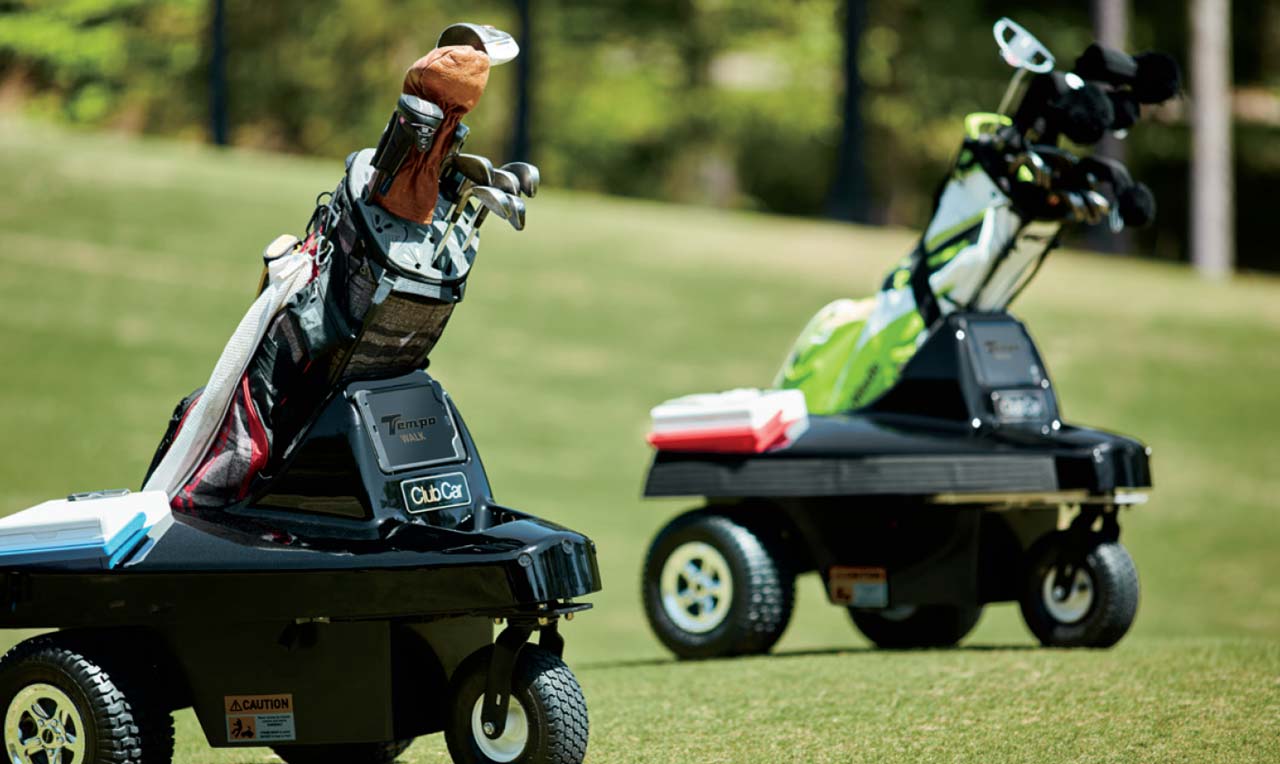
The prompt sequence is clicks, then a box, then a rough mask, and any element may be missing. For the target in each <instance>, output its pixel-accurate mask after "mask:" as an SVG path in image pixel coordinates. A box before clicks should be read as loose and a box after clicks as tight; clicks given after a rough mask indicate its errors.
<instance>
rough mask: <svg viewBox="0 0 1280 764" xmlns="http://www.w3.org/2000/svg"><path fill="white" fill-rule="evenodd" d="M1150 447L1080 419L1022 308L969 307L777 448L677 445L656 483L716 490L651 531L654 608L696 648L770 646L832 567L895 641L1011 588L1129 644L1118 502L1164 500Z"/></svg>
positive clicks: (938, 636)
mask: <svg viewBox="0 0 1280 764" xmlns="http://www.w3.org/2000/svg"><path fill="white" fill-rule="evenodd" d="M1148 457H1149V450H1148V449H1147V447H1146V446H1144V445H1143V444H1142V443H1141V442H1139V441H1137V440H1134V439H1132V438H1128V437H1125V436H1121V435H1115V434H1112V433H1108V432H1104V431H1101V430H1095V429H1089V428H1083V427H1074V426H1071V425H1068V424H1064V423H1063V422H1062V421H1061V417H1060V413H1059V409H1058V403H1057V398H1056V395H1055V391H1054V387H1053V385H1052V383H1051V382H1050V380H1049V377H1048V374H1047V372H1046V370H1045V367H1044V364H1043V361H1042V360H1041V358H1040V354H1039V352H1038V350H1037V349H1036V347H1035V344H1034V342H1033V341H1032V340H1031V337H1030V335H1029V334H1028V333H1027V332H1026V329H1025V328H1024V327H1023V326H1022V324H1021V323H1020V322H1018V321H1017V320H1016V319H1014V318H1013V317H1012V316H1010V315H1008V314H1007V313H1003V312H1000V313H954V314H952V315H950V316H948V317H947V318H946V319H945V324H944V326H943V327H941V328H940V329H939V330H938V331H937V332H935V333H934V334H933V335H932V336H931V337H930V339H929V340H928V341H926V343H925V344H924V345H923V346H922V347H921V348H920V350H919V351H918V352H917V353H916V355H915V356H914V357H913V358H912V360H911V361H910V362H909V363H908V364H907V366H906V367H905V368H904V369H903V372H902V377H901V379H900V380H899V381H898V383H897V384H896V385H895V387H894V388H892V389H891V390H890V391H889V392H888V393H887V394H885V395H884V396H882V397H881V398H880V399H878V400H877V401H876V402H875V403H873V404H872V405H870V406H868V407H866V408H863V409H859V410H857V411H853V412H849V413H846V414H838V415H831V416H812V417H810V418H809V424H808V427H807V429H805V430H803V431H802V432H801V433H799V434H797V435H794V436H793V437H792V438H791V439H790V440H789V441H788V442H786V443H783V444H782V445H780V446H778V447H775V448H772V449H770V450H767V451H765V452H763V453H738V454H733V453H697V452H680V451H661V450H660V451H658V453H657V454H656V455H655V456H654V459H653V463H652V466H651V468H650V470H649V473H648V477H647V480H646V483H645V488H644V495H645V496H646V497H673V496H700V497H704V498H705V499H706V506H704V507H702V508H700V509H697V510H694V511H692V512H689V513H686V514H684V515H681V516H679V517H677V518H676V519H675V520H673V521H672V522H671V523H670V524H668V525H667V527H666V528H664V529H663V530H662V531H661V532H660V533H659V534H658V537H657V538H656V539H655V540H654V542H653V545H652V546H651V548H650V551H649V556H648V559H647V562H646V569H645V576H644V580H645V583H644V593H645V604H646V610H647V613H648V616H649V619H650V623H651V625H652V626H653V628H654V630H655V632H656V633H657V634H658V636H659V638H660V639H662V641H663V642H664V644H666V645H667V646H668V647H669V648H670V649H671V650H672V651H673V652H675V653H676V654H677V655H678V656H681V657H690V658H694V657H710V656H715V655H733V654H746V653H758V652H765V651H767V650H768V649H769V648H770V647H771V646H772V645H773V644H774V643H775V642H776V641H777V639H778V638H780V637H781V635H782V632H783V630H784V629H785V627H786V625H787V621H788V619H789V617H790V611H791V606H792V600H793V588H794V583H793V582H794V578H795V576H796V575H798V574H800V573H804V572H807V571H817V572H818V573H819V575H821V576H822V578H823V579H824V582H825V583H826V585H827V591H828V596H829V598H830V600H831V602H832V603H833V604H837V605H841V606H844V607H847V608H849V610H850V612H851V614H852V616H853V619H854V622H855V623H856V624H857V625H858V627H859V628H860V629H861V630H862V631H863V633H864V634H865V635H866V636H867V637H868V638H870V639H871V640H872V641H873V642H875V643H876V644H878V645H880V646H882V647H914V646H944V645H951V644H955V643H956V642H958V641H959V640H960V639H961V638H963V637H964V636H965V635H966V634H967V633H968V632H969V631H970V630H971V629H972V628H973V626H974V625H976V623H977V621H978V618H979V617H980V615H981V612H982V608H983V606H985V605H986V604H988V603H993V602H1002V601H1018V602H1021V604H1022V609H1023V614H1024V616H1025V618H1026V620H1027V623H1028V625H1029V627H1030V628H1031V630H1032V631H1033V633H1035V635H1036V636H1037V637H1038V638H1039V639H1040V641H1041V642H1043V643H1044V644H1047V645H1059V646H1106V645H1110V644H1114V642H1115V641H1117V640H1118V639H1119V638H1120V637H1121V636H1122V635H1123V634H1124V633H1125V631H1126V630H1127V629H1128V627H1129V625H1130V623H1131V621H1132V618H1133V615H1134V612H1135V610H1136V605H1137V577H1136V572H1135V569H1134V566H1133V563H1132V560H1131V559H1130V558H1129V556H1128V554H1127V553H1126V552H1125V551H1124V548H1123V547H1122V546H1120V545H1119V543H1118V537H1119V525H1118V519H1117V518H1118V513H1119V510H1120V508H1121V507H1124V506H1128V505H1133V504H1139V503H1142V502H1144V501H1145V500H1146V494H1145V492H1144V491H1145V489H1146V488H1148V487H1149V486H1150V485H1151V477H1150V467H1149V463H1148Z"/></svg>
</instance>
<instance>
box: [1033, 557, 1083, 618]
mask: <svg viewBox="0 0 1280 764" xmlns="http://www.w3.org/2000/svg"><path fill="white" fill-rule="evenodd" d="M1055 575H1056V574H1055V573H1054V568H1049V570H1048V571H1047V572H1046V573H1045V575H1044V585H1043V586H1042V587H1041V599H1043V600H1044V609H1045V610H1046V611H1048V613H1049V615H1050V616H1051V617H1052V618H1053V620H1055V621H1057V622H1058V623H1064V624H1069V623H1078V622H1079V621H1082V620H1084V617H1085V616H1086V615H1088V614H1089V609H1090V608H1092V607H1093V577H1092V576H1090V575H1089V571H1088V570H1086V569H1085V568H1084V567H1077V568H1076V569H1075V572H1074V573H1072V574H1071V576H1070V577H1069V578H1070V584H1069V586H1070V591H1066V592H1064V591H1061V590H1057V589H1056V587H1054V585H1053V581H1054V578H1055Z"/></svg>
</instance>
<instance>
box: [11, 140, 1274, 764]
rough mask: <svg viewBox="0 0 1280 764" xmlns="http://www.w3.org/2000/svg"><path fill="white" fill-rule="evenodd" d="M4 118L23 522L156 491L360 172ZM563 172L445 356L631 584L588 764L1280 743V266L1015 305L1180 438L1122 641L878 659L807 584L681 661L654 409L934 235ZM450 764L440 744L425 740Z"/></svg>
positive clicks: (1064, 358) (511, 493) (497, 264)
mask: <svg viewBox="0 0 1280 764" xmlns="http://www.w3.org/2000/svg"><path fill="white" fill-rule="evenodd" d="M0 135H3V136H4V137H3V141H0V177H3V178H5V179H7V181H8V183H7V184H6V185H7V188H6V192H5V193H4V194H3V195H0V453H2V454H3V458H0V513H8V512H11V511H14V510H17V509H20V508H23V507H26V506H28V505H31V504H34V503H37V502H39V501H42V500H44V499H47V498H51V497H56V496H63V495H66V494H67V493H69V492H72V491H82V490H88V489H93V488H108V487H130V488H136V487H137V485H138V483H139V482H140V480H141V475H142V473H143V470H144V468H145V467H146V465H147V463H148V462H149V460H150V458H151V455H152V451H153V449H154V448H155V445H156V442H157V441H158V440H159V438H160V435H161V433H162V431H163V429H164V426H165V424H166V421H167V419H168V416H169V414H170V412H171V410H172V408H173V405H174V403H175V402H176V401H177V400H178V399H179V398H181V397H182V396H183V395H185V394H186V393H188V392H190V391H191V390H192V389H193V388H195V387H197V386H198V385H201V384H203V383H204V381H205V379H206V378H207V375H208V373H209V370H210V369H211V367H212V365H213V363H214V361H215V360H216V358H217V356H218V353H219V352H220V350H221V348H222V345H223V343H224V341H225V340H226V338H227V337H228V335H229V334H230V332H231V331H232V329H233V328H234V327H235V325H236V322H237V321H238V320H239V318H240V316H241V315H242V314H243V312H244V309H245V308H246V306H247V305H248V304H249V301H250V300H251V298H252V292H253V289H254V287H255V285H256V283H257V279H258V273H259V269H260V266H261V261H260V259H259V253H260V252H261V250H262V247H263V246H264V245H265V244H266V243H267V242H269V241H270V240H271V239H273V238H274V237H275V236H276V235H277V234H280V233H286V232H290V233H300V232H301V229H302V227H303V226H304V225H305V223H306V221H307V218H308V217H309V215H310V213H311V207H312V200H313V199H314V198H315V196H316V194H317V193H319V192H321V191H324V190H327V189H331V188H332V187H333V186H334V185H335V184H336V183H337V181H338V179H339V178H340V176H341V174H342V164H341V161H339V160H331V161H319V160H314V159H311V160H302V159H291V158H282V157H279V156H271V155H256V154H249V153H240V152H216V151H212V150H208V149H204V148H200V147H195V146H189V145H180V144H173V143H165V142H152V141H145V140H136V139H126V138H119V137H114V136H105V135H96V134H77V133H71V132H62V131H61V130H60V129H55V128H51V127H48V126H45V125H36V124H32V123H27V122H20V121H0ZM544 186H545V187H547V190H546V191H545V193H543V194H540V195H539V196H538V198H537V199H534V200H532V201H531V202H530V203H529V222H528V229H527V230H526V231H525V232H524V233H522V234H518V235H517V234H515V233H513V232H512V231H510V230H506V229H503V228H502V227H500V226H499V225H497V224H494V225H491V226H489V227H487V228H486V229H485V246H484V248H483V250H482V252H481V255H480V258H479V260H478V262H477V264H476V268H475V270H474V272H473V275H472V276H471V281H470V284H469V289H468V296H467V299H466V301H465V302H464V303H463V305H462V306H461V307H460V308H459V309H458V311H457V313H456V314H455V316H454V318H453V319H452V322H451V324H450V326H449V329H448V331H447V332H446V334H445V336H444V339H443V340H442V342H441V344H440V346H439V348H438V349H437V351H436V352H435V354H434V355H433V358H432V364H431V372H432V373H433V374H434V375H436V376H437V377H438V378H440V379H441V380H442V381H443V382H444V384H445V385H446V386H447V387H448V389H449V390H450V392H451V394H452V395H453V397H454V399H455V400H456V401H457V403H458V406H459V407H460V408H461V410H462V412H463V414H464V416H465V417H466V420H467V423H468V425H469V426H470V428H471V430H472V433H473V435H474V436H475V439H476V442H477V444H478V446H479V448H480V451H481V454H482V456H483V457H484V460H485V464H486V466H487V468H488V470H489V475H490V478H491V479H492V481H493V484H494V489H495V492H496V498H497V499H498V500H499V501H501V502H503V503H505V504H510V505H512V506H515V507H518V508H521V509H524V510H527V511H529V512H532V513H533V514H536V515H539V516H542V517H545V518H547V519H549V520H553V521H556V522H560V523H563V524H565V525H567V526H569V527H571V528H574V529H576V530H580V531H582V532H584V533H586V534H588V535H590V536H591V537H592V538H594V539H595V541H596V542H597V544H598V552H599V559H600V565H601V572H602V575H603V578H604V583H605V590H604V591H603V592H602V593H600V594H598V595H596V596H594V597H592V598H591V601H592V602H594V603H595V610H594V611H591V612H588V613H585V614H583V615H582V616H581V617H579V618H577V619H575V620H574V621H573V622H572V623H571V624H566V626H565V628H564V630H563V633H564V634H565V637H566V639H567V642H568V650H567V653H566V659H567V661H568V662H569V664H570V666H571V667H572V668H573V669H574V671H575V672H576V674H577V676H578V678H579V679H580V680H581V683H582V685H583V688H584V690H585V692H586V695H587V701H588V704H589V707H590V714H591V720H592V730H591V745H590V749H589V755H588V761H592V762H679V763H681V764H692V763H693V762H858V761H867V762H923V761H947V762H1006V761H1007V762H1041V761H1043V762H1076V761H1079V762H1085V761H1088V762H1129V761H1134V762H1139V761H1141V762H1147V761H1150V762H1168V761H1223V762H1227V761H1231V762H1235V761H1275V760H1280V583H1278V581H1280V506H1278V502H1277V499H1276V497H1277V496H1280V466H1278V463H1280V446H1278V445H1277V439H1278V438H1280V396H1277V392H1276V391H1277V389H1280V388H1278V385H1277V380H1280V280H1277V279H1274V278H1267V277H1256V276H1244V277H1239V278H1237V279H1235V280H1234V281H1232V282H1231V283H1230V284H1207V283H1204V282H1202V281H1199V280H1197V279H1196V278H1195V277H1194V276H1193V274H1192V273H1191V272H1190V271H1189V270H1188V269H1185V268H1183V267H1179V266H1173V265H1167V264H1159V263H1150V262H1142V261H1138V260H1133V259H1123V258H1107V257H1102V256H1094V255H1083V254H1073V253H1059V254H1056V255H1054V256H1053V258H1051V260H1050V261H1049V263H1048V264H1047V265H1046V266H1045V268H1044V270H1043V271H1042V273H1041V274H1040V275H1039V277H1038V279H1037V281H1036V282H1035V283H1034V284H1033V285H1032V287H1031V288H1030V289H1029V290H1028V291H1027V293H1026V294H1025V295H1023V296H1022V298H1020V301H1019V302H1018V303H1017V304H1015V306H1014V309H1015V312H1016V313H1017V314H1018V315H1019V316H1020V317H1021V318H1022V319H1024V320H1025V321H1026V323H1027V325H1028V327H1029V329H1030V330H1031V332H1032V333H1033V335H1034V336H1035V337H1036V339H1037V341H1038V343H1039V345H1040V348H1041V350H1042V352H1043V353H1044V355H1045V360H1046V362H1047V364H1048V365H1049V369H1050V372H1051V373H1052V375H1053V377H1054V381H1055V383H1056V386H1057V388H1058V393H1059V395H1060V397H1061V400H1062V406H1063V413H1064V416H1065V418H1066V419H1067V420H1068V421H1071V422H1076V423H1081V424H1092V425H1096V426H1101V427H1105V428H1108V429H1113V430H1117V431H1119V432H1123V433H1128V434H1133V435H1136V436H1138V437H1141V438H1142V439H1144V440H1145V441H1146V442H1148V443H1149V444H1150V445H1151V446H1152V448H1153V450H1154V455H1153V471H1154V477H1155V482H1156V485H1157V488H1156V490H1155V492H1154V494H1153V497H1152V501H1151V502H1150V504H1148V505H1147V506H1143V507H1139V508H1136V509H1132V510H1128V511H1126V513H1125V514H1124V515H1123V516H1122V519H1121V523H1122V527H1123V529H1124V535H1123V541H1124V542H1125V544H1126V545H1127V546H1128V547H1129V549H1130V550H1131V552H1132V554H1133V557H1134V559H1135V560H1136V562H1137V565H1138V570H1139V574H1140V576H1141V580H1142V587H1143V599H1142V603H1141V606H1140V609H1139V613H1138V617H1137V622H1136V624H1135V627H1134V630H1133V631H1132V632H1131V633H1130V635H1129V636H1128V637H1127V638H1126V639H1125V640H1124V641H1122V642H1121V643H1120V645H1119V646H1118V647H1117V648H1115V649H1113V650H1109V651H1104V652H1080V651H1076V652H1072V651H1051V650H1042V649H1040V648H1038V647H1036V646H1035V645H1034V642H1033V640H1032V639H1031V638H1030V636H1029V635H1028V634H1027V632H1026V630H1025V629H1024V628H1023V626H1022V623H1021V620H1020V618H1019V616H1018V614H1017V610H1016V607H1014V606H1010V605H1001V606H994V607H991V608H988V610H987V612H986V614H985V615H984V617H983V621H982V622H981V624H980V625H979V627H978V628H977V630H976V631H975V632H974V634H973V635H971V636H970V637H969V638H968V639H967V640H966V641H965V642H964V643H963V645H962V646H961V648H960V649H956V650H943V651H918V652H903V653H892V652H879V651H875V650H872V649H870V648H869V647H868V643H867V642H866V641H865V640H863V639H862V638H861V636H860V635H858V634H857V632H856V631H855V630H854V629H853V627H852V625H851V623H850V622H849V619H848V617H847V615H846V614H845V613H844V612H842V611H841V610H839V609H837V608H834V607H831V606H829V605H828V604H826V602H825V595H824V593H823V591H822V587H821V585H820V582H819V581H818V579H817V578H816V576H813V575H810V576H807V577H804V578H802V579H801V580H800V582H799V585H798V605H797V611H796V615H795V618H794V619H793V620H792V624H791V627H790V629H789V631H788V632H787V634H786V635H785V636H784V637H783V639H782V642H781V643H780V645H779V647H778V648H777V650H776V653H778V654H777V655H775V656H772V657H764V658H753V659H747V660H736V661H709V662H703V663H676V662H674V661H672V660H671V659H670V657H669V655H668V654H666V653H665V652H664V651H663V650H662V649H661V647H660V645H659V644H658V643H657V641H656V640H655V639H654V638H653V637H652V636H651V635H650V633H649V631H648V628H647V626H646V624H645V622H644V618H643V615H642V611H641V606H640V597H639V569H640V562H641V559H642V557H643V554H644V552H645V548H646V546H647V544H648V542H649V539H650V538H651V537H652V536H653V534H654V533H655V532H656V531H657V529H658V528H659V527H660V526H661V525H662V524H663V523H665V522H666V520H667V519H669V518H670V517H671V516H672V515H674V514H676V513H677V512H680V511H683V510H684V509H686V508H688V507H690V506H692V504H691V503H690V502H684V501H663V502H644V501H641V500H640V498H639V493H640V487H641V481H642V478H643V475H644V471H645V468H646V465H647V460H648V458H649V451H648V448H647V446H646V445H645V443H644V437H643V436H644V433H645V429H646V425H647V412H648V409H649V407H650V406H652V405H654V404H655V403H657V402H659V401H662V400H664V399H666V398H670V397H673V396H676V395H681V394H685V393H690V392H704V391H713V390H721V389H727V388H732V387H739V386H747V385H758V386H763V385H767V384H768V383H769V381H770V379H771V378H772V376H773V373H774V371H775V369H776V367H777V365H778V364H779V363H780V362H781V360H782V357H783V355H784V353H785V351H786V349H787V347H788V345H789V343H790V342H791V340H792V338H793V337H794V335H795V334H796V333H797V332H798V331H799V330H800V328H801V327H802V326H803V324H804V323H805V321H806V320H807V319H808V318H809V316H810V315H811V314H812V313H813V312H814V311H816V310H817V309H818V308H819V307H820V306H822V305H823V304H825V303H826V302H827V301H829V300H832V299H835V298H838V297H844V296H859V295H863V294H866V293H868V292H870V291H872V290H873V289H874V288H875V287H876V286H877V284H878V283H879V279H880V277H881V276H882V274H883V273H884V271H885V270H886V269H887V268H889V267H890V265H891V264H892V263H894V262H895V261H896V260H897V259H898V258H899V257H901V255H902V254H903V253H904V252H905V251H906V250H907V248H908V247H909V246H910V244H911V243H912V239H911V235H910V233H909V232H905V231H895V230H884V229H867V228H858V227H853V226H844V225H835V224H828V223H822V222H813V221H800V220H792V219H785V218H773V217H766V216H761V215H754V214H747V213H735V212H720V211H711V210H703V209H694V208H681V207H672V206H667V205H662V204H657V203H652V202H636V201H626V200H618V199H606V198H599V197H592V196H579V195H573V194H568V193H557V192H556V189H555V186H556V182H555V178H546V179H545V181H544ZM851 511H856V508H851ZM16 636H17V635H10V636H6V637H3V638H2V639H3V640H4V641H5V644H7V643H8V642H10V641H13V639H15V638H16ZM352 659H353V660H358V659H359V656H352ZM178 735H179V740H178V755H177V758H176V761H177V762H180V764H205V763H206V762H264V763H265V762H270V761H278V759H275V758H274V757H273V756H272V755H271V754H270V752H269V751H267V750H266V749H246V750H240V751H220V752H213V751H210V750H209V749H208V748H207V747H206V746H205V744H204V740H203V737H202V735H201V733H200V731H199V729H198V727H197V725H196V724H195V722H194V718H193V717H192V716H191V714H190V712H183V713H182V714H180V716H179V726H178ZM447 758H448V757H447V754H446V753H445V749H444V745H443V739H442V738H441V737H439V736H436V737H433V738H429V739H426V740H422V741H419V742H418V743H417V744H415V746H414V747H413V748H412V749H411V752H410V753H409V754H407V755H406V757H405V759H404V760H405V761H407V762H415V763H417V762H443V761H447Z"/></svg>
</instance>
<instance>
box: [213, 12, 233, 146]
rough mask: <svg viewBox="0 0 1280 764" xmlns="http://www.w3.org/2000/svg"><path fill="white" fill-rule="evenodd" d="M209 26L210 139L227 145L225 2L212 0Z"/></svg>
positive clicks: (215, 142)
mask: <svg viewBox="0 0 1280 764" xmlns="http://www.w3.org/2000/svg"><path fill="white" fill-rule="evenodd" d="M212 3H213V8H212V11H213V13H212V14H211V16H212V19H211V22H210V26H209V48H210V50H209V137H210V138H211V139H212V140H213V142H214V144H215V145H218V146H225V145H227V141H228V137H227V41H226V34H227V32H226V30H227V13H226V3H225V0H212Z"/></svg>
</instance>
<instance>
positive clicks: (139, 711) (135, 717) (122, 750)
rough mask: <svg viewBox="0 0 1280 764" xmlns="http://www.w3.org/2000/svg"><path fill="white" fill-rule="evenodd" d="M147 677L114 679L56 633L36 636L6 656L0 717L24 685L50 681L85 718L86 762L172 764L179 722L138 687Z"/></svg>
mask: <svg viewBox="0 0 1280 764" xmlns="http://www.w3.org/2000/svg"><path fill="white" fill-rule="evenodd" d="M117 665H119V666H124V665H127V664H124V663H120V664H117ZM143 681H145V677H128V676H125V675H124V674H123V673H120V674H117V676H116V677H115V678H113V676H112V675H110V674H108V673H107V671H106V670H104V669H103V668H102V666H101V665H99V664H98V663H97V662H95V661H94V660H93V659H92V658H90V657H87V656H85V655H84V654H82V653H81V652H79V651H77V650H76V649H74V648H73V647H72V646H69V645H64V644H62V643H61V642H60V640H59V638H58V635H56V634H55V635H48V636H41V637H35V638H33V639H29V640H27V641H25V642H22V643H20V644H18V645H17V646H15V647H14V648H13V649H12V650H10V651H9V652H8V653H7V654H5V656H4V658H2V659H0V719H2V718H3V714H4V713H5V709H7V708H8V706H9V703H10V702H11V700H12V698H13V697H14V696H15V695H16V694H17V693H18V692H19V691H21V690H22V688H24V687H27V686H28V685H31V684H35V683H43V684H49V685H52V686H54V687H56V688H58V689H59V690H61V691H62V692H63V693H65V694H66V695H67V697H68V698H70V699H71V702H72V704H73V705H74V706H75V707H76V710H77V711H78V712H79V715H80V717H81V719H83V720H84V726H85V728H86V729H85V730H84V731H83V732H82V733H81V734H82V735H83V736H84V738H85V742H86V745H85V760H84V762H83V764H170V762H171V761H172V760H173V720H172V717H171V716H170V715H169V713H168V710H167V709H165V708H164V707H163V706H160V705H152V704H149V703H148V700H147V699H146V697H145V694H144V693H142V692H134V691H132V688H134V687H139V686H141V684H142V682H143ZM77 764H81V763H79V762H77Z"/></svg>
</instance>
